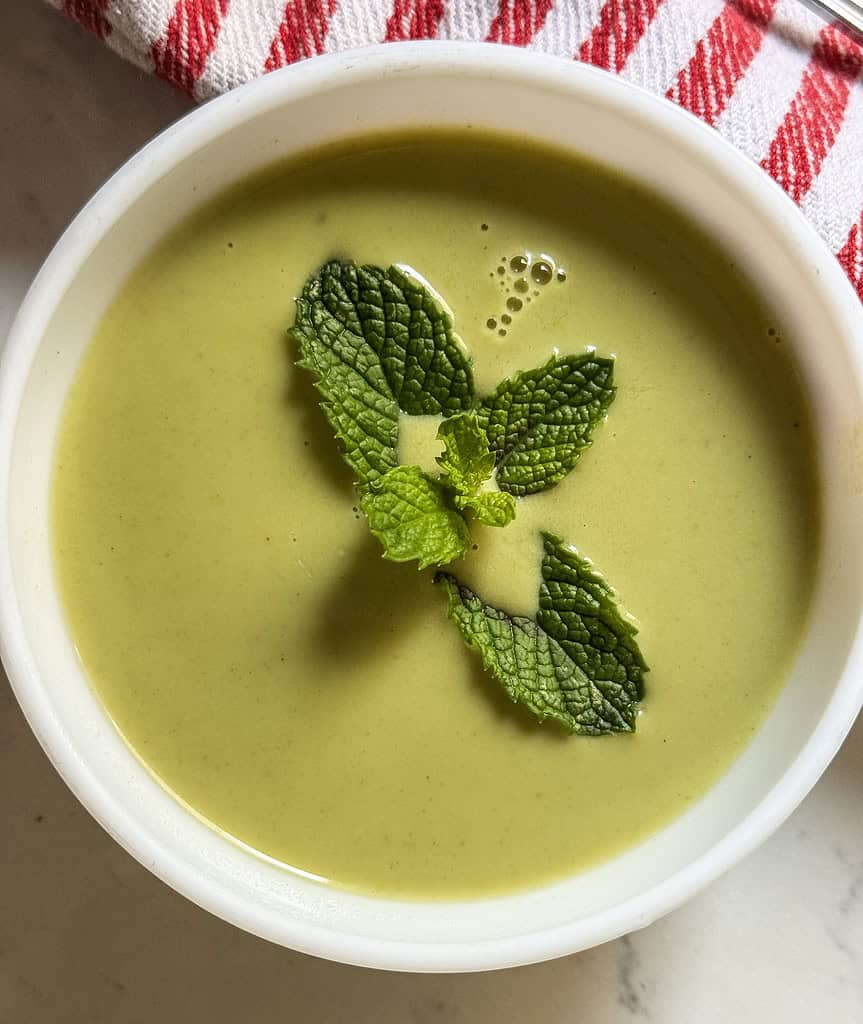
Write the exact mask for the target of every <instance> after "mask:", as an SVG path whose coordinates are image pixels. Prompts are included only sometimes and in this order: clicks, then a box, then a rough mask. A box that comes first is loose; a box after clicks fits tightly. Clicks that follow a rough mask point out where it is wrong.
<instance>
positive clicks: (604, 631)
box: [435, 534, 647, 736]
mask: <svg viewBox="0 0 863 1024" xmlns="http://www.w3.org/2000/svg"><path fill="white" fill-rule="evenodd" d="M543 544H544V556H543V560H542V576H543V582H542V585H541V586H540V591H539V611H538V612H537V615H536V619H529V618H526V617H524V616H518V615H517V616H510V615H508V614H507V613H506V612H504V611H501V610H500V609H499V608H494V607H492V606H491V605H488V604H485V603H484V602H483V601H482V600H481V599H480V598H479V597H478V596H477V595H476V594H474V593H473V591H471V590H469V589H468V588H467V587H464V586H462V585H461V584H459V582H458V580H457V579H456V578H455V577H454V576H451V575H449V574H447V573H438V575H437V576H436V577H435V579H436V582H439V583H442V584H443V585H444V587H445V588H446V591H447V595H448V603H449V615H450V618H452V619H453V621H454V622H455V623H456V625H457V626H458V628H459V631H460V632H461V635H462V637H463V639H464V641H465V643H467V645H468V646H469V647H473V648H475V649H476V650H478V651H479V653H480V655H481V656H482V661H483V665H484V666H485V667H486V668H487V669H488V670H489V671H490V672H491V673H492V674H493V675H494V676H495V678H496V679H497V680H498V682H499V683H501V685H502V686H503V688H504V689H505V690H506V692H507V693H508V694H509V696H510V697H511V698H512V699H513V701H518V702H519V703H521V704H524V705H525V706H526V707H528V708H529V709H530V710H531V711H532V712H533V713H534V714H535V715H536V716H537V718H539V719H540V720H541V721H542V720H543V719H546V718H553V719H555V720H557V721H558V722H560V723H561V724H562V725H564V726H566V728H567V729H569V730H570V731H571V732H574V733H580V734H582V735H590V736H599V735H604V734H607V733H612V732H633V731H634V730H635V721H636V716H637V712H638V708H637V702H638V700H639V698H640V697H641V695H642V692H643V677H644V673H645V672H646V671H647V666H646V665H645V663H644V660H643V658H642V657H641V653H640V651H639V649H638V646H637V644H636V642H635V633H636V629H635V626H634V625H633V624H632V623H631V622H629V621H628V620H627V619H626V618H625V617H624V615H623V614H622V613H621V611H620V609H619V607H618V605H617V603H616V599H615V595H614V592H613V591H612V590H611V588H610V587H609V586H608V584H607V583H606V582H605V581H604V580H603V579H602V577H601V576H600V575H599V573H598V572H597V571H596V569H594V568H593V566H592V565H591V564H590V562H588V561H587V560H586V559H584V558H582V557H581V556H580V555H579V554H578V553H577V552H576V551H575V549H574V548H571V547H569V546H567V545H566V544H564V543H563V542H562V541H561V540H560V539H559V538H557V537H554V536H552V535H551V534H543Z"/></svg>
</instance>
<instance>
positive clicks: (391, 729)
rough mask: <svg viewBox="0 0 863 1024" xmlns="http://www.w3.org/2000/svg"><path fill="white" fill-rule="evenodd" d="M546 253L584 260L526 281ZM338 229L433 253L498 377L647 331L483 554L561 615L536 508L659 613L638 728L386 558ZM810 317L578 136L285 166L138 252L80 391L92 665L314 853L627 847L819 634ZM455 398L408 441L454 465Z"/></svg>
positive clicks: (420, 455)
mask: <svg viewBox="0 0 863 1024" xmlns="http://www.w3.org/2000/svg"><path fill="white" fill-rule="evenodd" d="M524 253H531V254H534V255H537V254H543V253H544V254H547V255H548V256H549V257H550V258H551V259H552V260H553V261H554V263H555V267H557V268H561V269H562V270H563V271H564V272H565V277H566V279H565V280H564V281H560V280H558V279H557V275H555V277H554V278H553V280H552V281H550V282H549V283H548V284H546V285H544V286H540V285H535V284H534V283H533V281H531V283H530V287H529V289H528V291H527V292H523V291H521V292H519V291H516V290H515V281H516V280H517V279H518V278H519V277H520V276H523V275H520V274H518V273H516V272H515V271H512V270H511V269H510V261H511V259H512V257H513V256H516V255H520V254H524ZM334 256H337V257H345V258H347V257H350V258H353V259H356V260H357V261H360V262H365V263H374V264H378V265H384V266H385V265H387V264H390V263H404V264H408V265H410V266H411V267H413V268H415V269H416V270H417V271H418V272H419V273H421V274H422V275H423V276H424V277H425V278H426V279H427V280H428V281H429V282H431V284H432V285H434V287H435V288H436V289H437V290H438V291H439V292H440V294H441V295H442V296H443V297H444V298H445V299H446V301H447V303H448V304H449V305H450V307H451V309H452V311H453V314H454V317H455V321H456V327H457V329H458V331H459V333H460V334H461V335H462V337H463V338H464V340H465V342H466V343H467V345H468V347H469V349H470V352H471V354H472V356H473V358H474V360H475V371H476V379H477V385H478V391H479V393H480V394H482V393H484V392H486V391H488V390H491V389H492V388H493V387H494V385H495V384H497V383H498V381H499V380H501V379H502V378H503V377H504V376H507V375H510V374H512V373H514V372H515V371H517V370H519V369H527V368H530V367H534V366H536V365H538V364H539V363H541V362H544V361H545V360H547V359H548V357H549V356H550V355H551V353H552V352H553V351H554V350H555V349H557V350H558V351H559V352H560V353H561V354H570V353H576V352H581V351H583V350H584V348H585V347H586V346H595V347H596V348H597V350H598V351H599V353H600V354H603V355H611V354H613V355H615V356H616V357H617V362H616V367H615V379H616V383H617V386H618V394H617V398H616V400H615V401H614V403H613V404H612V406H611V408H610V411H609V415H608V419H607V421H606V422H605V423H604V424H603V425H601V426H600V427H599V428H598V429H597V430H596V432H595V434H594V444H593V447H592V448H591V449H590V450H589V451H587V452H586V453H585V454H584V455H583V456H582V459H581V461H580V462H579V464H578V465H577V467H576V468H575V470H574V471H573V472H571V473H570V474H569V476H568V477H567V478H566V479H565V481H564V482H563V483H561V484H560V485H559V486H558V487H556V488H554V489H552V490H549V491H547V492H545V493H544V494H541V495H537V496H533V497H529V498H525V499H522V500H521V501H520V502H519V508H518V515H517V519H516V521H515V523H514V524H512V525H511V526H510V527H508V528H507V529H505V530H492V529H476V528H475V530H474V533H475V541H476V544H477V549H476V550H475V551H472V552H471V553H470V556H469V557H468V558H467V559H466V560H465V561H464V562H463V563H456V564H455V565H454V566H453V571H454V572H456V574H457V575H459V576H460V577H461V578H462V579H463V580H464V581H465V582H466V583H468V584H470V585H471V586H472V587H473V588H474V589H475V590H476V591H477V592H478V593H479V594H480V595H481V596H482V597H483V598H484V599H486V600H487V601H489V602H491V603H493V604H496V605H498V606H499V607H503V608H505V609H507V610H508V611H511V612H519V613H524V614H531V613H532V612H533V611H534V610H535V608H536V598H537V587H538V579H539V577H538V565H539V557H540V548H539V543H538V540H537V532H538V530H540V529H547V530H551V531H553V532H554V533H557V534H559V535H560V536H562V537H563V538H565V539H566V540H567V541H569V542H570V543H572V544H574V545H575V546H576V547H578V548H579V550H581V551H582V552H583V553H584V554H586V555H588V556H589V557H590V558H591V559H592V560H593V561H594V563H595V564H596V565H597V567H598V568H599V569H600V570H601V571H602V572H603V574H604V575H605V577H606V578H607V579H608V581H609V582H610V583H611V584H612V585H613V586H614V587H615V588H616V590H617V591H618V593H619V595H620V598H621V601H622V603H623V605H624V607H625V608H626V609H627V610H628V611H629V612H630V613H632V614H633V616H635V617H636V618H637V620H638V623H639V625H640V633H639V642H640V645H641V649H642V651H643V653H644V656H645V658H646V660H647V662H648V664H649V666H650V669H651V671H650V673H649V674H648V675H647V677H646V696H645V699H644V701H643V702H642V705H641V707H642V713H641V715H640V718H639V721H638V728H637V731H636V733H635V734H634V735H616V736H609V737H602V738H597V739H591V738H581V737H571V736H569V735H567V734H566V733H565V732H564V731H563V730H562V729H560V728H558V727H557V726H555V725H553V724H547V725H544V726H539V725H537V724H536V722H535V721H534V719H533V718H532V716H531V715H530V713H529V712H528V711H526V710H525V709H524V708H522V707H519V706H516V705H513V704H510V703H509V701H508V699H507V698H506V697H505V695H504V694H503V692H502V691H501V690H500V688H499V686H498V684H497V683H496V682H495V681H494V680H493V679H492V678H490V677H488V676H486V675H485V673H484V672H483V670H482V668H481V665H480V661H479V658H478V657H477V656H476V655H474V654H472V653H470V652H469V651H468V650H467V649H466V648H465V646H464V645H463V643H462V641H461V639H460V637H459V635H458V632H457V630H456V628H455V627H454V626H453V625H452V624H451V623H450V622H448V620H447V618H446V602H445V597H444V594H443V593H442V592H440V590H439V589H438V588H436V587H435V586H433V584H432V583H431V577H430V574H427V573H418V572H417V571H416V570H415V568H414V567H413V566H411V565H396V564H393V563H389V562H386V561H384V560H383V559H382V558H381V551H380V546H379V544H378V542H377V541H376V540H375V539H374V538H373V537H371V535H370V534H369V532H368V529H367V526H366V524H365V521H364V520H363V519H362V517H360V516H358V514H357V512H356V506H357V496H356V494H355V492H354V491H353V489H352V477H351V472H350V470H349V469H348V467H347V466H346V465H345V464H344V463H343V462H342V461H341V459H340V456H339V454H338V450H337V446H336V444H335V442H334V440H333V438H332V436H331V434H330V431H329V429H328V427H327V424H326V422H325V420H324V417H323V415H322V413H321V411H320V410H319V408H318V407H317V404H316V392H315V391H314V388H313V387H312V385H311V382H310V380H309V378H308V376H307V375H306V374H305V373H304V371H301V370H298V369H296V368H295V367H294V365H293V363H294V360H295V359H296V358H297V353H296V350H295V349H294V347H293V346H292V344H291V343H289V342H288V340H287V337H286V328H287V327H289V326H290V324H291V323H292V322H293V317H294V301H293V299H294V296H295V295H297V294H298V292H299V291H300V289H301V288H302V285H303V282H304V281H305V279H306V278H307V277H308V276H309V275H310V274H311V273H312V272H313V271H314V270H315V269H316V268H317V267H318V266H319V265H320V264H321V263H322V262H323V261H325V260H326V259H328V258H331V257H334ZM500 267H503V268H504V272H503V273H501V272H500V271H499V269H498V268H500ZM515 295H518V296H519V297H520V298H521V299H522V300H523V301H522V308H521V310H520V311H513V310H508V309H507V299H509V298H510V297H512V296H515ZM528 298H530V302H527V301H526V300H527V299H528ZM504 313H507V315H509V316H510V317H511V322H510V323H509V324H505V323H504V321H503V320H502V316H503V314H504ZM491 320H493V321H494V322H495V324H494V326H493V327H492V326H489V321H491ZM501 330H506V334H505V335H503V336H502V335H501V334H500V333H499V332H500V331H501ZM787 350H788V346H787V344H786V343H785V342H784V341H783V337H782V331H781V326H780V324H779V322H778V321H777V320H776V319H775V318H774V317H773V316H772V315H771V313H770V311H768V310H766V309H764V308H763V307H762V306H761V305H760V303H759V301H757V299H756V298H755V297H754V296H753V295H752V293H751V292H750V291H749V290H748V288H747V287H746V285H745V283H744V282H743V281H742V280H741V278H740V277H739V276H738V275H737V273H736V271H735V269H734V267H733V266H731V265H729V263H728V260H727V258H725V257H724V256H723V254H722V253H720V252H718V251H717V250H715V249H714V248H713V247H712V246H711V245H710V244H709V243H708V242H707V241H706V240H705V239H704V238H703V237H702V236H701V235H700V234H699V233H698V232H696V231H695V230H694V229H692V228H691V227H690V226H689V225H688V224H687V223H686V222H685V221H684V220H682V219H681V218H680V217H679V216H678V215H677V214H676V213H674V212H673V211H672V210H670V209H669V208H668V207H666V206H665V205H664V204H662V203H661V202H659V201H658V200H656V199H654V198H652V197H651V196H650V195H648V194H647V193H645V192H643V191H642V190H640V189H639V188H637V187H635V186H634V185H632V184H631V183H629V182H627V181H625V180H623V179H621V178H619V177H616V176H614V175H612V174H610V173H608V172H606V171H605V170H603V169H601V168H598V167H596V166H594V165H591V164H586V163H579V162H576V161H574V160H572V159H570V158H568V157H564V156H562V155H561V154H559V153H556V152H552V151H545V150H541V149H531V148H528V147H526V146H524V145H522V144H515V143H512V142H508V141H506V140H503V139H494V138H488V137H482V136H476V135H462V136H459V135H453V136H444V135H442V136H426V137H424V138H418V137H409V136H407V137H397V138H383V139H377V140H375V139H366V140H364V141H363V142H362V143H361V144H359V143H355V144H353V145H351V146H350V147H345V148H342V149H334V150H329V151H322V152H320V153H317V154H312V155H311V156H307V157H305V158H304V159H303V160H302V161H300V162H297V163H293V164H289V165H286V166H282V167H279V168H277V169H275V170H274V171H272V172H270V173H268V175H267V176H265V177H261V178H257V179H253V180H251V181H249V182H247V183H246V184H244V185H243V186H242V187H241V188H238V189H235V190H233V191H231V192H230V193H228V194H226V195H224V196H223V197H222V198H220V199H219V200H218V201H216V202H215V203H212V204H210V205H208V206H207V207H206V208H205V209H203V210H202V211H201V212H200V213H199V214H197V215H195V216H194V217H193V218H192V219H191V220H189V221H187V222H185V223H184V224H183V225H182V226H181V227H180V228H179V229H178V230H176V231H175V232H173V233H172V234H171V235H170V236H169V237H167V238H166V239H165V240H164V241H162V242H161V243H160V244H159V245H158V246H157V247H156V249H155V250H154V251H153V252H152V253H151V254H150V255H149V256H148V257H147V258H146V259H145V260H144V262H143V263H142V264H141V265H140V266H139V268H138V269H137V270H136V271H135V272H134V273H133V274H132V275H131V277H130V278H129V280H128V282H127V283H126V284H125V286H124V287H123V288H122V290H121V291H120V293H119V295H118V297H117V298H116V301H115V302H114V304H113V305H112V306H111V308H110V310H109V311H108V313H107V315H106V316H105V318H104V320H103V322H102V324H101V326H100V327H99V329H98V331H97V332H96V335H95V337H94V338H93V340H92V343H91V344H90V346H89V349H88V351H87V353H86V355H85V358H84V360H83V363H82V366H81V369H80V371H79V374H78V376H77V379H76V382H75V384H74V387H73V389H72V392H71V394H70V397H69V400H68V405H67V410H66V412H65V415H64V422H63V426H62V430H61V434H60V438H59V443H58V449H57V455H56V466H55V472H54V484H53V541H54V555H55V562H56V571H57V574H58V578H59V583H60V587H61V593H62V597H63V600H64V604H65V608H66V614H67V617H68V621H69V624H70V628H71V631H72V634H73V638H74V641H75V643H76V645H77V648H78V651H79V652H80V657H81V659H82V662H83V664H84V666H85V668H86V671H87V673H88V676H89V678H90V679H91V681H92V685H93V687H94V688H95V690H96V691H97V693H98V695H99V697H100V698H101V700H102V701H103V702H104V705H105V707H106V708H107V710H108V712H109V714H110V715H111V717H112V718H113V720H114V722H115V723H116V725H117V727H118V729H119V730H120V731H121V732H122V734H123V735H124V736H125V738H126V739H127V741H128V742H129V744H130V745H131V746H132V748H133V749H134V750H135V751H136V752H137V754H138V755H139V756H140V758H141V759H142V760H143V761H144V762H145V763H146V765H148V766H149V768H150V769H151V770H152V771H153V772H154V773H155V774H156V775H157V776H158V778H159V779H161V780H162V782H163V783H164V785H165V786H166V787H168V788H169V789H170V790H171V791H172V792H173V793H174V794H176V795H177V797H178V798H180V799H181V800H183V801H184V802H185V803H186V804H187V805H188V806H189V807H190V808H192V809H193V810H194V811H195V812H196V813H197V814H199V815H200V816H202V817H203V818H205V819H207V820H208V821H210V822H211V823H213V824H214V826H216V827H218V828H219V829H221V830H223V831H224V832H225V833H227V834H229V835H230V836H233V837H235V838H236V839H237V840H239V841H241V842H242V843H245V844H247V845H248V846H250V847H252V848H254V849H255V850H258V851H261V852H262V853H264V854H266V855H268V856H269V857H272V858H275V859H276V860H278V861H280V862H282V863H284V864H285V865H286V866H288V867H290V868H292V869H296V870H300V871H303V872H308V873H310V874H312V875H315V876H319V877H321V878H324V879H327V880H330V881H331V882H332V883H334V884H339V885H343V886H347V887H350V888H352V889H355V890H359V891H362V892H366V893H375V894H386V895H394V896H402V897H410V898H414V897H416V898H455V897H481V896H487V895H490V894H493V893H497V892H501V891H507V890H515V889H519V888H524V887H529V886H533V885H537V884H540V883H543V882H546V881H549V880H553V879H556V878H561V877H564V876H566V875H570V874H573V873H575V872H578V871H581V870H583V869H585V868H588V867H590V866H591V865H595V864H596V863H598V862H600V861H601V860H603V859H605V858H608V857H610V856H612V855H614V854H616V853H618V852H620V851H622V850H624V849H625V848H626V847H628V846H631V845H632V844H634V843H636V842H638V841H639V840H642V839H645V838H647V837H649V836H650V835H651V834H652V833H654V832H656V831H657V830H658V829H660V828H661V827H662V826H663V825H664V824H666V823H667V822H668V821H669V820H670V819H671V818H673V817H674V816H675V815H678V814H680V813H681V812H682V811H684V810H685V809H686V808H687V806H689V805H690V804H691V803H692V801H694V800H696V799H697V798H698V797H699V796H701V795H702V794H703V793H704V792H705V790H706V789H707V788H708V787H709V786H710V785H711V784H712V783H713V782H715V781H716V779H717V778H718V776H719V775H720V774H721V773H722V772H723V771H724V770H725V769H726V768H727V767H728V765H729V764H730V762H731V761H732V760H733V758H734V757H735V756H736V755H737V754H738V753H739V752H740V751H741V749H742V748H743V746H744V745H745V744H746V742H747V741H748V740H749V739H750V738H751V736H752V734H753V732H754V731H755V730H756V729H757V728H758V726H759V725H760V723H761V722H762V720H763V718H764V716H765V714H766V712H767V711H768V710H769V708H770V706H771V704H772V702H773V701H774V699H775V697H776V696H777V693H778V691H779V689H780V687H781V685H782V681H783V677H784V675H785V673H786V672H787V670H788V668H789V666H790V664H791V661H792V659H793V656H794V654H795V650H796V647H797V644H798V641H799V638H800V636H801V633H802V630H803V628H804V626H805V620H806V614H807V608H808V603H809V599H810V592H811V586H812V579H813V572H814V566H815V561H816V556H817V536H818V523H817V490H816V480H815V468H814V460H813V454H812V439H811V431H810V423H809V419H808V414H807V409H806V405H805V400H804V397H803V393H802V389H801V386H800V384H799V381H798V378H797V376H796V372H795V368H794V366H793V364H792V362H791V360H790V357H789V354H788V351H787ZM435 428H436V423H429V422H427V421H423V420H415V421H412V422H409V423H407V424H406V425H405V426H404V429H403V431H402V434H401V438H400V448H401V457H402V458H403V459H404V460H409V461H424V462H425V463H427V462H428V460H429V459H430V458H432V454H433V451H434V443H433V440H432V438H433V434H434V430H435Z"/></svg>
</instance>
